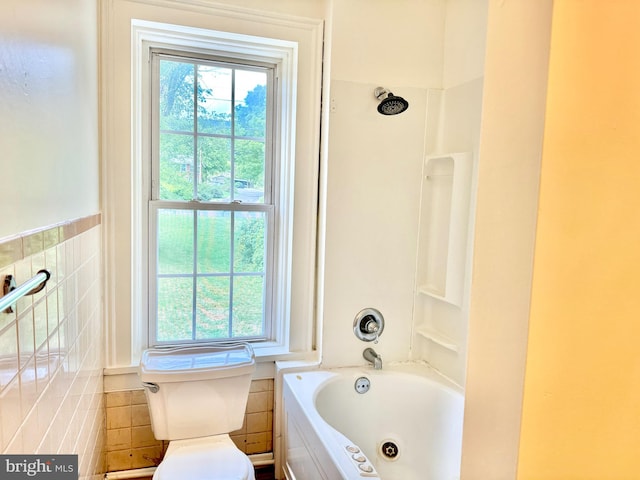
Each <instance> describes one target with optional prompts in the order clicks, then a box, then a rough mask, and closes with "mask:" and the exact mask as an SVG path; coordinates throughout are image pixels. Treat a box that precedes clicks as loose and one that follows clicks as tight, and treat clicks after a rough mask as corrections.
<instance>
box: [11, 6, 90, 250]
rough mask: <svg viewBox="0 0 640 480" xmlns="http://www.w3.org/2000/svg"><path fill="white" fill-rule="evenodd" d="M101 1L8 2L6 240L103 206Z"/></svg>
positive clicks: (85, 214) (77, 216)
mask: <svg viewBox="0 0 640 480" xmlns="http://www.w3.org/2000/svg"><path fill="white" fill-rule="evenodd" d="M96 5H97V2H96V0H61V1H55V2H51V1H49V0H3V1H2V4H1V5H0V65H2V71H1V72H0V132H2V134H1V135H0V171H1V172H2V173H1V175H2V195H3V198H4V199H5V200H4V202H5V203H4V204H5V205H6V206H8V207H9V208H3V209H2V221H1V222H0V238H2V237H5V236H7V235H12V234H16V233H20V232H23V231H25V230H30V229H34V228H41V227H44V226H47V225H52V224H55V223H58V222H62V221H66V220H69V219H73V218H79V217H84V216H87V215H92V214H94V213H96V212H97V211H98V208H99V206H98V194H99V183H98V153H97V152H98V126H97V121H98V107H97V105H98V93H97V92H98V80H97V73H98V72H97V28H98V20H97V13H96Z"/></svg>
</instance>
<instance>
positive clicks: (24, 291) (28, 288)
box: [0, 270, 51, 313]
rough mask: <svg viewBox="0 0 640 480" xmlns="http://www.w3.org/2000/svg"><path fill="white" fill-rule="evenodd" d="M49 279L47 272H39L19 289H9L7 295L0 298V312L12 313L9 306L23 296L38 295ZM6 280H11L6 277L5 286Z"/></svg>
mask: <svg viewBox="0 0 640 480" xmlns="http://www.w3.org/2000/svg"><path fill="white" fill-rule="evenodd" d="M50 278H51V274H50V273H49V272H48V271H47V270H40V271H38V273H37V274H36V275H35V276H34V277H33V278H32V279H31V280H27V281H26V282H24V283H23V284H22V285H20V286H19V287H14V288H10V289H9V293H7V294H6V295H5V296H4V297H1V298H0V312H2V313H11V312H13V309H12V308H11V305H13V304H14V303H16V302H17V301H18V300H19V299H20V298H22V297H24V296H25V295H33V294H34V293H38V292H39V291H40V290H42V289H43V288H44V286H45V285H46V284H47V281H48V280H49V279H50ZM7 280H9V282H10V281H11V280H12V276H11V275H7V276H6V277H5V284H6V282H7Z"/></svg>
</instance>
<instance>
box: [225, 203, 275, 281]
mask: <svg viewBox="0 0 640 480" xmlns="http://www.w3.org/2000/svg"><path fill="white" fill-rule="evenodd" d="M266 222H267V216H266V214H265V213H264V212H237V213H236V218H235V236H234V243H235V247H234V248H235V250H234V262H233V269H234V271H235V272H237V273H262V272H264V263H265V262H264V259H265V254H266V253H265V246H266V243H267V242H266V241H265V233H266Z"/></svg>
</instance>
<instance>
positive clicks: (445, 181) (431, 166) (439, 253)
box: [417, 152, 473, 306]
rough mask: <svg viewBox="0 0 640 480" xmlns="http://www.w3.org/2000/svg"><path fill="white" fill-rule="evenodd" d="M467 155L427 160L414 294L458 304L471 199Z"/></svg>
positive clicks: (428, 158) (463, 282)
mask: <svg viewBox="0 0 640 480" xmlns="http://www.w3.org/2000/svg"><path fill="white" fill-rule="evenodd" d="M472 160H473V155H472V154H471V153H470V152H460V153H443V154H439V155H430V156H428V157H426V159H425V165H424V171H423V175H424V179H423V182H422V199H421V202H420V203H421V206H420V233H419V245H418V272H417V273H418V281H419V282H420V283H419V284H420V287H419V288H418V292H419V293H420V294H423V295H428V296H429V297H431V298H435V299H438V300H442V301H444V302H447V303H450V304H452V305H457V306H461V305H462V298H463V294H464V284H465V273H466V271H465V266H466V251H467V243H468V235H467V234H468V227H469V206H470V200H471V171H472V165H473V162H472Z"/></svg>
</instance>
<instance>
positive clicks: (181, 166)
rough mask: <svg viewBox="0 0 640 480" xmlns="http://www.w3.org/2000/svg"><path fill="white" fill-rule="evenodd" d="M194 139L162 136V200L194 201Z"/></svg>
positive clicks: (185, 136) (169, 135)
mask: <svg viewBox="0 0 640 480" xmlns="http://www.w3.org/2000/svg"><path fill="white" fill-rule="evenodd" d="M194 170H195V168H194V164H193V137H192V136H190V135H176V134H171V133H162V134H160V199H161V200H187V201H188V200H192V199H193V185H194V182H193V176H194Z"/></svg>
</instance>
